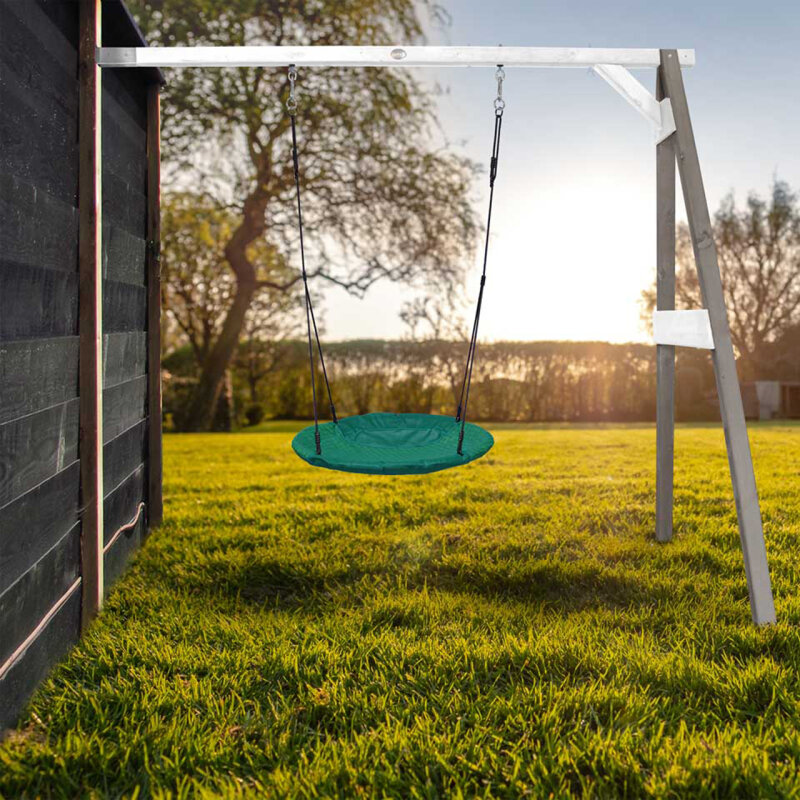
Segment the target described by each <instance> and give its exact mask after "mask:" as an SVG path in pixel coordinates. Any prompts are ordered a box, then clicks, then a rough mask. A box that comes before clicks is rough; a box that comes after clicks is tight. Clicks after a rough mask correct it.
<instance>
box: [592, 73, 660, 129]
mask: <svg viewBox="0 0 800 800" xmlns="http://www.w3.org/2000/svg"><path fill="white" fill-rule="evenodd" d="M592 71H593V72H594V73H595V75H599V76H600V77H601V78H602V79H603V80H604V81H605V82H606V83H607V84H608V85H609V86H611V88H612V89H614V90H615V91H616V92H618V93H619V94H621V95H622V96H623V97H624V98H625V99H626V100H627V101H628V102H629V103H630V104H631V105H632V106H633V107H634V108H635V109H636V110H637V111H638V112H639V113H640V114H641V115H642V116H643V117H644V118H645V119H646V120H648V121H649V122H651V123H652V124H653V125H654V126H655V132H656V144H660V143H661V142H663V141H664V139H666V138H667V137H668V136H670V135H671V134H673V133H675V118H674V117H673V115H672V103H670V101H669V98H665V99H664V100H661V101H658V100H656V98H655V97H654V96H653V95H652V94H651V93H650V91H649V90H648V89H647V88H646V87H645V86H643V85H642V84H641V83H640V82H639V81H638V80H637V79H636V78H634V77H633V75H631V73H630V72H629V71H628V70H627V69H626V68H625V67H621V66H619V65H618V64H597V65H596V66H594V67H592Z"/></svg>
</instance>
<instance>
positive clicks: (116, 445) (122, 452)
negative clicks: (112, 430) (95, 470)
mask: <svg viewBox="0 0 800 800" xmlns="http://www.w3.org/2000/svg"><path fill="white" fill-rule="evenodd" d="M146 452H147V421H146V420H143V421H142V422H139V423H137V424H136V425H134V426H133V427H131V428H128V430H126V431H124V432H123V433H121V434H120V435H119V436H117V437H116V438H115V439H112V440H111V441H110V442H107V443H106V444H105V446H104V447H103V454H104V459H103V483H104V485H105V486H108V487H116V486H119V484H120V483H122V481H123V480H124V479H125V478H127V477H128V475H130V474H131V473H132V472H133V471H134V470H135V469H137V468H138V467H139V465H140V464H143V463H144V461H145V456H146Z"/></svg>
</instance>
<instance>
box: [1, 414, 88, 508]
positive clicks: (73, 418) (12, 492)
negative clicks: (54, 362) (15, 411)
mask: <svg viewBox="0 0 800 800" xmlns="http://www.w3.org/2000/svg"><path fill="white" fill-rule="evenodd" d="M78 406H79V401H78V400H77V399H75V400H70V401H69V402H67V403H62V404H61V405H58V406H53V407H52V408H47V409H45V410H44V411H39V412H37V413H36V414H29V415H28V416H26V417H21V418H20V419H16V420H13V421H12V422H7V423H5V424H4V425H0V506H4V505H5V504H6V503H10V502H11V501H12V500H14V499H15V498H17V497H19V496H20V495H22V494H24V493H25V492H28V491H30V490H31V489H33V487H34V486H37V485H38V484H40V483H41V482H42V481H45V480H47V479H48V478H51V477H52V476H53V475H55V474H56V473H57V472H60V471H61V470H62V469H64V468H65V467H67V466H69V465H70V464H71V463H72V462H73V461H75V460H76V459H77V457H78Z"/></svg>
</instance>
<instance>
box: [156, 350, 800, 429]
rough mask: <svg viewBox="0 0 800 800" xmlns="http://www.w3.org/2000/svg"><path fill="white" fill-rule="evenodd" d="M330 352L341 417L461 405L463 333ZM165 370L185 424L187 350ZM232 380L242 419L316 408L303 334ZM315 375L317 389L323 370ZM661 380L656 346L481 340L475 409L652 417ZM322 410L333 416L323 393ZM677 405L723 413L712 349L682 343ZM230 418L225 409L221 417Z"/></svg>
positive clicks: (255, 355)
mask: <svg viewBox="0 0 800 800" xmlns="http://www.w3.org/2000/svg"><path fill="white" fill-rule="evenodd" d="M325 353H326V356H325V361H326V365H327V367H328V372H329V376H330V378H331V387H332V390H333V398H334V403H335V404H336V408H337V411H338V413H339V414H340V415H344V416H346V415H351V414H366V413H369V412H371V411H392V412H398V413H406V412H415V413H426V414H453V413H455V408H456V403H457V398H458V394H459V391H460V388H461V381H462V380H463V369H464V361H465V358H466V344H465V343H464V342H452V341H442V340H430V341H417V342H415V341H380V340H375V341H350V342H334V343H329V344H327V345H326V346H325ZM165 368H166V369H167V370H168V371H170V372H169V377H168V379H167V381H166V383H165V385H166V390H165V400H164V403H165V410H166V412H167V414H168V423H169V424H170V425H171V426H174V427H175V428H177V429H182V428H184V427H185V423H184V421H183V419H182V416H181V415H182V413H184V412H183V408H184V407H185V406H184V403H185V392H186V391H187V387H189V386H191V384H192V382H193V380H194V379H193V378H192V377H190V375H189V376H187V374H186V373H187V371H189V373H190V372H191V368H192V354H191V352H190V351H189V349H187V348H183V349H181V350H178V351H176V352H175V353H173V354H172V355H171V356H170V357H168V358H167V359H166V361H165ZM798 371H800V370H798ZM181 373H183V377H182V376H181ZM229 377H230V380H229V384H228V393H227V395H226V400H225V403H226V404H228V407H227V408H226V412H229V413H230V414H231V415H232V417H233V423H234V424H237V425H249V424H257V423H258V422H260V421H262V420H263V419H265V418H273V419H308V418H310V417H312V416H313V410H312V403H311V384H310V380H311V376H310V371H309V367H308V351H307V345H306V343H305V341H302V340H300V339H296V340H287V341H284V342H281V343H278V344H275V343H272V344H270V345H269V346H265V347H264V348H263V350H256V351H255V352H254V351H252V350H251V351H250V352H249V353H246V354H243V355H240V357H239V358H237V359H236V362H235V364H234V367H233V369H232V370H231V372H230V374H229ZM316 379H317V382H318V383H317V385H318V386H319V385H320V384H321V380H322V376H321V375H317V378H316ZM655 381H656V367H655V348H654V347H653V346H651V345H647V344H609V343H607V342H495V343H491V344H485V345H482V346H480V347H479V353H478V359H477V361H476V365H475V372H474V374H473V383H472V394H471V399H470V413H469V415H470V418H472V419H475V420H492V421H499V422H647V421H652V420H654V419H655V401H656V391H655V390H656V386H655ZM319 410H320V414H321V417H322V418H330V409H329V405H328V399H327V397H326V396H325V394H324V392H322V393H319ZM676 414H677V417H678V419H679V420H686V421H689V420H709V419H717V418H718V417H719V414H718V410H717V405H716V393H715V386H714V374H713V370H712V367H711V362H710V358H709V356H708V353H706V352H703V351H692V350H684V351H679V352H678V356H677V366H676ZM230 421H231V420H226V419H225V418H224V416H222V417H220V418H219V419H218V423H217V426H218V427H219V428H225V427H226V426H227V425H228V424H230Z"/></svg>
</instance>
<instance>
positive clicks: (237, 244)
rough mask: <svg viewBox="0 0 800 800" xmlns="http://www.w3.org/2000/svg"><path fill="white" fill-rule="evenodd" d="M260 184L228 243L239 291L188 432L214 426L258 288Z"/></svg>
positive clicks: (206, 366) (207, 366) (204, 374)
mask: <svg viewBox="0 0 800 800" xmlns="http://www.w3.org/2000/svg"><path fill="white" fill-rule="evenodd" d="M259 186H260V187H261V188H257V189H256V190H255V191H254V192H253V193H252V194H251V195H250V196H249V197H248V198H247V200H245V203H244V214H243V218H242V222H241V224H240V225H239V227H238V228H237V229H236V230H235V231H234V233H233V235H232V236H231V240H230V241H229V242H228V244H227V245H226V246H225V257H226V258H227V260H228V264H229V266H230V268H231V269H232V270H233V273H234V275H236V294H235V295H234V297H233V302H232V303H231V307H230V308H229V309H228V313H227V314H226V316H225V322H224V323H223V325H222V331H221V333H220V335H219V338H218V339H217V341H216V342H214V345H213V347H211V349H210V350H209V352H208V355H207V356H206V358H205V359H204V361H203V364H202V365H201V369H200V380H199V381H198V383H197V388H196V389H195V391H194V395H193V396H192V400H191V402H190V404H189V411H188V413H187V415H186V426H185V430H187V431H205V430H209V428H210V427H211V424H212V422H213V421H214V412H215V410H216V407H217V401H218V400H219V393H220V390H221V389H222V382H223V380H224V378H225V370H227V369H228V366H229V365H230V363H231V361H232V360H233V356H234V355H235V353H236V348H237V347H238V346H239V337H240V336H241V334H242V330H243V328H244V323H245V319H246V317H247V312H248V310H249V309H250V304H251V303H252V302H253V297H254V296H255V294H256V291H258V282H257V280H256V271H255V267H254V266H253V265H252V264H251V263H250V260H249V259H248V257H247V248H248V246H249V245H250V244H251V243H252V242H254V241H255V240H256V239H257V238H258V237H259V236H261V235H262V234H263V233H264V229H265V227H266V224H265V221H264V214H265V212H266V209H267V197H268V196H267V191H266V187H265V186H264V185H263V183H262V182H261V181H259Z"/></svg>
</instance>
